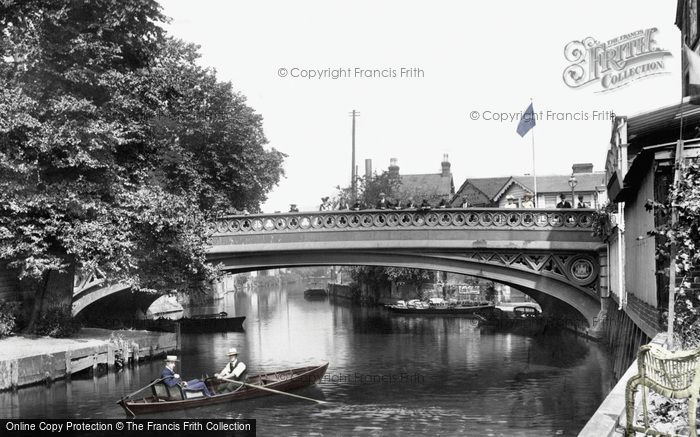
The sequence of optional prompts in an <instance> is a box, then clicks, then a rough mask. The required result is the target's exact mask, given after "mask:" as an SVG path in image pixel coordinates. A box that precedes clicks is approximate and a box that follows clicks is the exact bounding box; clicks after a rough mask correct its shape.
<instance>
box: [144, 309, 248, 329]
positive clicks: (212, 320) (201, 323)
mask: <svg viewBox="0 0 700 437" xmlns="http://www.w3.org/2000/svg"><path fill="white" fill-rule="evenodd" d="M221 314H226V313H219V314H213V315H206V316H194V317H183V318H182V319H155V320H139V321H138V322H136V323H135V324H134V328H139V329H148V330H150V331H173V330H174V328H175V324H179V325H180V332H182V333H186V334H201V333H205V332H230V331H242V330H243V322H244V321H245V316H240V317H226V316H222V315H221Z"/></svg>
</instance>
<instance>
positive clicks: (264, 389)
mask: <svg viewBox="0 0 700 437" xmlns="http://www.w3.org/2000/svg"><path fill="white" fill-rule="evenodd" d="M219 379H221V380H222V381H227V382H233V383H235V384H240V385H242V386H246V387H250V388H254V389H258V390H263V391H269V392H270V393H276V394H278V395H285V396H291V397H293V398H299V399H304V400H305V401H311V402H317V403H319V404H327V403H328V402H326V401H319V400H318V399H312V398H307V397H305V396H299V395H295V394H292V393H287V392H285V391H279V390H275V389H274V388H268V387H264V386H260V385H255V384H248V383H245V382H241V381H236V380H235V379H228V378H219Z"/></svg>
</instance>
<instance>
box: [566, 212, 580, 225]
mask: <svg viewBox="0 0 700 437" xmlns="http://www.w3.org/2000/svg"><path fill="white" fill-rule="evenodd" d="M577 224H578V220H577V217H576V214H574V213H573V212H569V213H566V214H564V226H566V227H567V228H573V227H575V226H576V225H577Z"/></svg>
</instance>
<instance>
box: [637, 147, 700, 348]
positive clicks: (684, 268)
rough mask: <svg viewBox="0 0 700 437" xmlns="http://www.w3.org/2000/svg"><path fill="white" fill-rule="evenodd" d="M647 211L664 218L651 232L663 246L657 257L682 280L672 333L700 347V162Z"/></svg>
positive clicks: (690, 164)
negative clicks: (673, 219) (673, 217)
mask: <svg viewBox="0 0 700 437" xmlns="http://www.w3.org/2000/svg"><path fill="white" fill-rule="evenodd" d="M672 207H675V210H676V213H677V217H678V220H676V223H675V224H673V223H671V220H669V219H670V217H671V213H672ZM646 209H647V210H648V211H654V212H655V213H656V214H657V217H661V218H662V220H660V223H659V224H658V226H657V227H656V228H655V229H654V230H652V231H650V232H649V234H650V235H656V236H657V237H658V238H660V241H661V242H662V243H661V245H660V247H659V248H658V254H657V256H659V257H661V258H662V259H665V260H667V262H668V263H669V266H670V267H669V268H675V269H676V273H677V277H678V278H680V281H678V282H679V284H680V285H679V286H678V292H677V293H676V299H675V307H674V309H675V313H676V318H675V323H674V326H673V331H674V333H675V334H676V335H677V336H678V338H679V339H680V340H681V344H682V345H683V346H685V347H697V346H698V345H700V287H698V285H697V284H696V283H695V282H694V278H696V277H697V276H698V273H700V247H699V245H700V160H698V159H697V158H695V159H694V160H692V161H689V162H687V164H686V165H685V166H684V169H683V177H682V178H681V179H680V180H679V181H678V184H677V187H676V188H673V187H671V188H670V191H669V196H668V199H666V200H665V201H663V202H656V201H652V200H649V201H647V203H646ZM664 218H665V219H664ZM671 245H675V258H674V259H670V253H671V251H670V247H671ZM676 285H677V284H669V292H674V290H675V288H676Z"/></svg>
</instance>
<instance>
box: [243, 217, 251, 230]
mask: <svg viewBox="0 0 700 437" xmlns="http://www.w3.org/2000/svg"><path fill="white" fill-rule="evenodd" d="M252 228H253V226H252V224H251V223H250V220H249V219H244V220H243V221H241V231H243V232H248V231H250V230H251V229H252Z"/></svg>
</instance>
